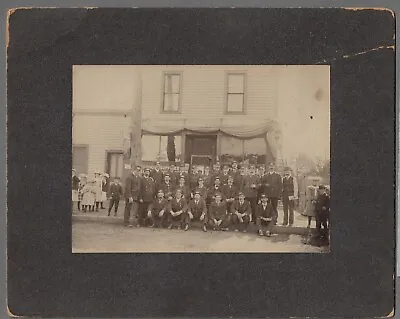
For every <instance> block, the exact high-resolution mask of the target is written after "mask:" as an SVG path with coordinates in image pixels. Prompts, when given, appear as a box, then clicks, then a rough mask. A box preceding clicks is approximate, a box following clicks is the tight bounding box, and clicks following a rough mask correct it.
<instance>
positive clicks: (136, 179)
mask: <svg viewBox="0 0 400 319" xmlns="http://www.w3.org/2000/svg"><path fill="white" fill-rule="evenodd" d="M140 171H141V167H140V166H136V168H135V170H132V173H131V174H130V175H129V176H128V177H127V178H126V181H125V191H124V197H125V211H124V225H125V226H129V227H132V226H133V221H132V219H137V217H138V209H139V196H140V189H141V177H140ZM131 210H132V211H133V213H132V219H131Z"/></svg>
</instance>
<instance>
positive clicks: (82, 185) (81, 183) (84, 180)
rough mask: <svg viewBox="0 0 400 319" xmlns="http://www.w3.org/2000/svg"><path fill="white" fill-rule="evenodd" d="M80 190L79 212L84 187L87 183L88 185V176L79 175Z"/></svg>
mask: <svg viewBox="0 0 400 319" xmlns="http://www.w3.org/2000/svg"><path fill="white" fill-rule="evenodd" d="M79 180H80V182H79V189H78V210H79V211H80V210H81V202H82V199H83V192H82V190H83V187H85V185H86V183H87V176H86V175H85V174H80V175H79Z"/></svg>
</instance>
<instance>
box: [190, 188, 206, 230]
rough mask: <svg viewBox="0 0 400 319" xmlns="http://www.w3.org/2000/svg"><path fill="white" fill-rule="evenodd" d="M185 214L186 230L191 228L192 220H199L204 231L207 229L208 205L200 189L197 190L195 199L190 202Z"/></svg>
mask: <svg viewBox="0 0 400 319" xmlns="http://www.w3.org/2000/svg"><path fill="white" fill-rule="evenodd" d="M185 216H186V220H185V230H188V229H189V227H190V225H191V223H192V222H196V221H199V222H201V223H202V226H203V231H205V232H206V231H207V223H208V218H207V206H206V202H205V200H204V199H202V198H201V195H200V192H199V191H195V193H194V199H193V200H191V201H190V202H189V205H188V208H187V213H186V214H185Z"/></svg>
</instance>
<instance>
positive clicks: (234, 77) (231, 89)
mask: <svg viewBox="0 0 400 319" xmlns="http://www.w3.org/2000/svg"><path fill="white" fill-rule="evenodd" d="M243 92H244V75H243V74H229V75H228V93H243Z"/></svg>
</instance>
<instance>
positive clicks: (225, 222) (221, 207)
mask: <svg viewBox="0 0 400 319" xmlns="http://www.w3.org/2000/svg"><path fill="white" fill-rule="evenodd" d="M208 219H209V224H210V226H212V227H214V229H215V230H228V227H229V224H230V222H231V221H230V214H228V211H227V209H226V203H225V202H223V201H222V194H221V193H217V194H215V200H214V202H212V203H211V205H210V209H209V212H208Z"/></svg>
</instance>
